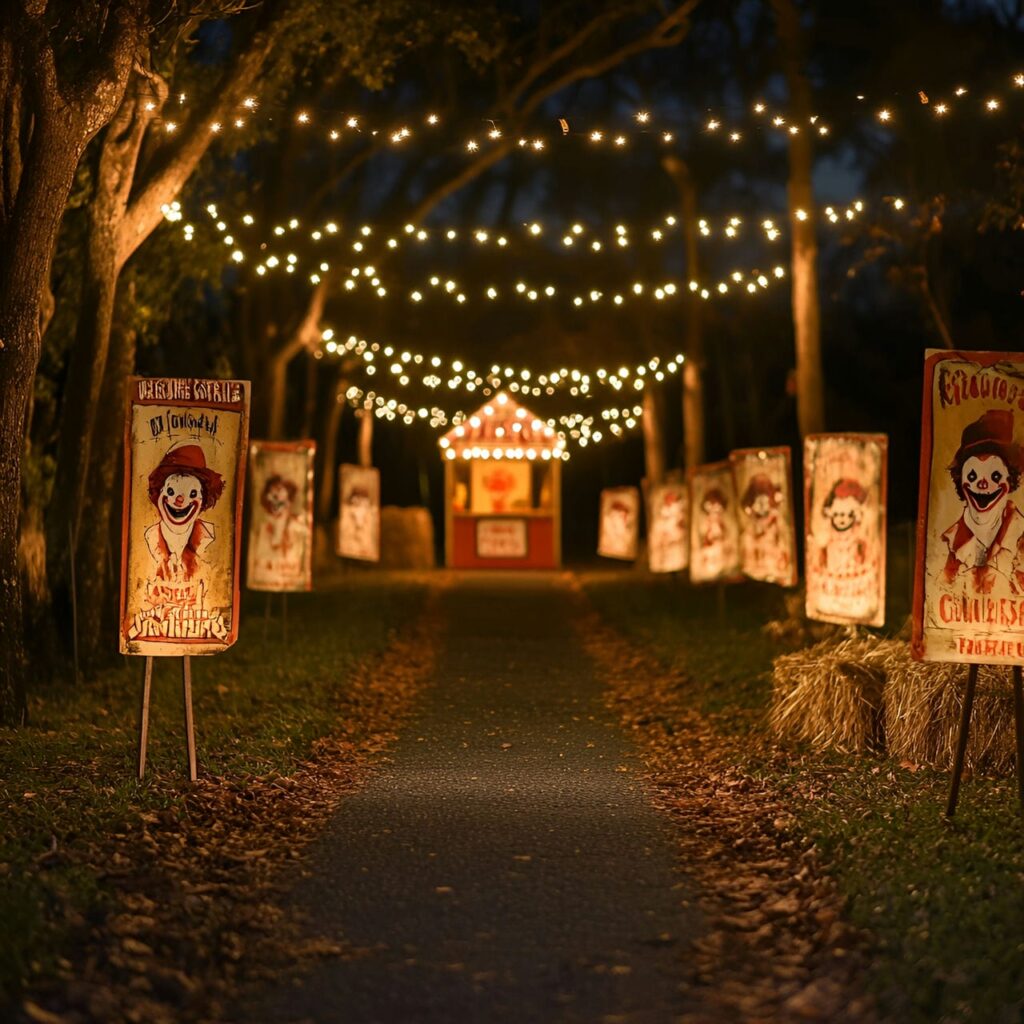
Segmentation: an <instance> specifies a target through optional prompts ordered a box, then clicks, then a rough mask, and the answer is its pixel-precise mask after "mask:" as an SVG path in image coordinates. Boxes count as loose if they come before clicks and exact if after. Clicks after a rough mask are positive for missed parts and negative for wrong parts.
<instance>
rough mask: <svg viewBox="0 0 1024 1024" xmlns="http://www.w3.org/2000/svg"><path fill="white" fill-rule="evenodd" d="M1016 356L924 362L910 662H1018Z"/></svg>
mask: <svg viewBox="0 0 1024 1024" xmlns="http://www.w3.org/2000/svg"><path fill="white" fill-rule="evenodd" d="M1022 440H1024V353H1004V352H948V351H945V350H943V351H931V352H928V353H927V355H926V357H925V374H924V413H923V423H922V443H921V491H920V500H919V506H918V520H917V566H916V577H915V587H914V636H913V644H912V649H913V653H914V656H915V657H916V658H920V659H922V660H925V661H957V662H972V663H976V664H1001V665H1016V664H1022V663H1024V514H1022V512H1021V505H1022V503H1024V495H1022V493H1021V489H1020V482H1021V471H1022V469H1024V451H1022V447H1021V442H1022Z"/></svg>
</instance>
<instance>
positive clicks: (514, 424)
mask: <svg viewBox="0 0 1024 1024" xmlns="http://www.w3.org/2000/svg"><path fill="white" fill-rule="evenodd" d="M564 443H565V442H564V439H563V438H562V436H561V435H560V434H559V433H558V432H557V431H556V430H554V428H552V427H550V426H549V425H548V424H547V423H545V422H544V420H542V419H540V418H539V417H538V416H534V414H533V413H532V412H530V410H529V409H527V408H526V407H525V406H522V405H520V404H519V403H518V402H516V401H515V400H514V399H512V398H509V396H508V395H507V394H505V392H501V393H499V394H497V395H495V396H494V398H492V399H491V401H489V402H488V403H487V404H486V405H482V406H480V408H479V409H477V411H476V412H475V413H473V414H472V415H471V416H468V417H467V418H466V419H465V420H463V421H462V423H460V424H459V425H458V426H456V427H452V429H451V430H449V431H448V433H447V434H445V435H444V436H443V437H442V438H441V440H440V441H439V444H440V445H441V447H442V448H444V449H446V450H452V451H455V452H460V453H461V452H462V451H463V450H465V449H466V448H481V449H487V450H491V449H495V448H500V449H506V450H507V449H510V448H512V449H520V448H522V449H524V450H525V449H530V450H533V451H536V452H543V451H548V452H555V451H558V452H561V450H562V448H563V447H564Z"/></svg>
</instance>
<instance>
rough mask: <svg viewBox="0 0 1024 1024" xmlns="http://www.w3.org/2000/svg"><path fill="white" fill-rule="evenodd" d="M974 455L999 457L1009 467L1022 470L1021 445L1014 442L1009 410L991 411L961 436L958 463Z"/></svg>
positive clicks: (972, 424)
mask: <svg viewBox="0 0 1024 1024" xmlns="http://www.w3.org/2000/svg"><path fill="white" fill-rule="evenodd" d="M972 455H998V456H999V457H1000V458H1001V459H1002V460H1003V462H1005V463H1006V465H1007V466H1012V467H1013V468H1014V469H1020V468H1021V458H1020V445H1018V444H1017V443H1016V442H1015V441H1014V440H1013V413H1012V412H1010V410H1009V409H989V411H988V412H986V413H983V414H982V415H981V416H979V417H978V418H977V419H976V420H975V421H974V422H973V423H968V424H967V426H966V427H964V431H963V433H962V434H961V435H960V450H959V451H958V452H957V453H956V461H957V462H961V463H962V462H965V461H966V460H967V459H969V458H970V457H971V456H972Z"/></svg>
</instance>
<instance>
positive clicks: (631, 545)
mask: <svg viewBox="0 0 1024 1024" xmlns="http://www.w3.org/2000/svg"><path fill="white" fill-rule="evenodd" d="M639 529H640V491H639V490H637V488H635V487H606V488H605V489H604V490H603V491H601V518H600V522H599V523H598V535H597V553H598V554H599V555H601V556H602V557H603V558H621V559H623V560H624V561H627V562H631V561H633V559H635V558H636V549H637V540H638V534H639Z"/></svg>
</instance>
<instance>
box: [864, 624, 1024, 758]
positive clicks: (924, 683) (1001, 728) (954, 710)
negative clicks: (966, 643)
mask: <svg viewBox="0 0 1024 1024" xmlns="http://www.w3.org/2000/svg"><path fill="white" fill-rule="evenodd" d="M883 668H884V671H885V674H886V687H885V696H884V704H885V733H886V740H887V744H888V748H889V753H890V754H891V755H892V756H893V757H895V758H899V759H900V760H902V761H911V762H913V763H914V764H927V765H931V766H933V767H935V768H940V769H949V768H951V767H952V765H953V755H954V751H955V749H956V740H957V733H958V731H959V728H960V715H961V712H962V710H963V702H964V695H965V692H966V688H967V671H968V669H967V666H966V665H955V664H946V663H935V662H921V661H914V660H913V658H911V656H910V647H909V645H908V644H900V645H899V647H898V648H897V649H894V650H893V651H892V652H891V653H890V654H889V656H888V657H887V658H885V659H884V661H883ZM965 763H966V765H967V767H968V768H970V769H971V770H973V771H986V772H991V773H997V774H1004V773H1009V772H1012V771H1013V770H1014V767H1015V765H1016V751H1015V738H1014V727H1013V687H1012V682H1011V675H1010V669H1009V668H1005V667H994V666H988V665H983V666H982V667H981V669H980V671H979V673H978V686H977V689H976V690H975V696H974V709H973V712H972V714H971V728H970V733H969V739H968V743H967V754H966V758H965Z"/></svg>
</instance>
